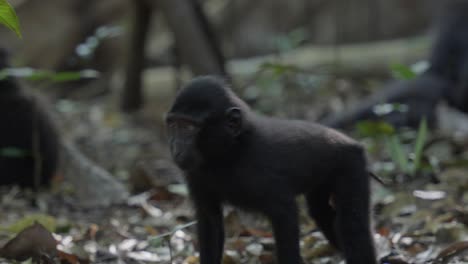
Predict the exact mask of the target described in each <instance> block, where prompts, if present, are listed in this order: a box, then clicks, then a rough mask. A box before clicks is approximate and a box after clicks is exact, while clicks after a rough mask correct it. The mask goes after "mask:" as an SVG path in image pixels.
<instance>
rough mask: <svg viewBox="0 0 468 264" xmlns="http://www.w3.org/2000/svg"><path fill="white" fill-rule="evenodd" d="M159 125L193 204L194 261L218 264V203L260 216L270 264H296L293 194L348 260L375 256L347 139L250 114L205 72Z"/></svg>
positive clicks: (361, 181) (355, 148)
mask: <svg viewBox="0 0 468 264" xmlns="http://www.w3.org/2000/svg"><path fill="white" fill-rule="evenodd" d="M166 123H167V127H168V136H169V143H170V150H171V154H172V157H173V159H174V161H175V162H176V164H177V165H178V166H179V167H180V168H181V169H182V170H184V172H185V175H186V178H187V181H188V186H189V190H190V194H191V197H192V200H193V202H194V205H195V209H196V217H197V220H198V226H197V227H198V239H199V243H200V259H201V264H220V263H221V260H222V255H223V245H224V229H223V213H222V204H223V203H230V204H232V205H235V206H238V207H241V208H244V209H247V210H253V211H256V212H260V213H262V214H264V215H266V216H267V217H268V218H269V219H270V221H271V224H272V227H273V233H274V236H275V241H276V251H277V256H278V261H279V263H281V264H296V263H302V260H301V256H300V250H299V224H298V213H297V206H296V200H295V197H296V196H297V195H299V194H304V195H305V198H306V200H307V204H308V209H309V214H310V216H311V217H313V218H314V219H315V221H316V223H317V225H318V226H319V227H320V229H321V231H322V232H323V234H324V235H325V236H326V238H327V239H328V240H329V241H330V243H331V244H332V245H333V246H335V247H336V248H337V249H339V250H340V251H341V252H342V253H343V255H344V258H345V259H346V262H347V263H348V264H375V263H376V259H377V258H376V254H375V250H374V245H373V236H372V232H371V228H370V202H369V193H370V190H369V174H368V172H367V168H366V159H365V153H364V150H363V148H362V147H361V146H360V145H359V144H358V143H357V142H356V141H354V140H353V139H351V138H349V137H347V136H345V135H343V134H341V133H339V132H337V131H335V130H333V129H330V128H327V127H324V126H321V125H318V124H313V123H308V122H304V121H291V120H281V119H275V118H269V117H264V116H260V115H258V114H256V113H254V112H253V111H251V110H250V109H249V107H248V106H247V105H246V104H245V103H244V102H243V101H242V100H241V99H240V98H239V97H237V96H236V95H235V94H234V93H233V92H232V91H231V90H230V89H229V88H228V87H227V86H226V84H225V83H224V82H223V81H221V80H219V79H217V78H215V77H209V76H207V77H198V78H195V79H194V80H193V81H192V82H190V83H189V84H188V85H186V86H185V87H184V88H182V89H181V90H180V91H179V93H178V95H177V97H176V99H175V102H174V103H173V105H172V107H171V109H170V111H169V112H168V114H167V117H166ZM331 196H333V201H334V206H331V205H330V197H331Z"/></svg>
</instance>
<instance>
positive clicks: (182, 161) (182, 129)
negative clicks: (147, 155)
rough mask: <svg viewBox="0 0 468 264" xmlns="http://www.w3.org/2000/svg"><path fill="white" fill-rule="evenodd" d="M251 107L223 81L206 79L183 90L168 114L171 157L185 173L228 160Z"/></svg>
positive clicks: (202, 78)
mask: <svg viewBox="0 0 468 264" xmlns="http://www.w3.org/2000/svg"><path fill="white" fill-rule="evenodd" d="M247 110H248V106H247V105H246V104H245V103H244V102H243V101H242V100H241V99H239V98H238V97H237V96H236V95H235V94H234V93H233V92H232V91H231V90H230V89H229V88H228V87H227V85H226V84H225V83H224V82H223V81H222V80H220V79H218V78H216V77H212V76H204V77H198V78H195V79H193V80H192V81H191V82H190V83H189V84H187V85H186V86H185V87H183V88H182V89H181V90H180V91H179V93H178V94H177V96H176V99H175V101H174V103H173V105H172V107H171V108H170V110H169V112H168V113H167V115H166V126H167V131H168V137H169V145H170V151H171V155H172V158H173V159H174V161H175V163H176V164H177V165H178V166H179V167H180V168H181V169H183V170H193V169H196V168H199V167H200V166H201V165H202V164H203V163H204V162H205V161H206V160H210V161H219V160H222V159H223V158H226V157H227V155H229V152H230V151H232V148H233V147H235V145H236V143H237V142H238V138H239V137H240V136H241V134H242V133H243V132H244V131H245V129H246V126H245V124H246V119H245V116H246V112H247Z"/></svg>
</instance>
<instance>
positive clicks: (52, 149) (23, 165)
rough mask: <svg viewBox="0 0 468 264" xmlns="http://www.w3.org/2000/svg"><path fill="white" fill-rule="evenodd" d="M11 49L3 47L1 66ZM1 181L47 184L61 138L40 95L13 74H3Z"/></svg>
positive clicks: (0, 85) (0, 81) (0, 80)
mask: <svg viewBox="0 0 468 264" xmlns="http://www.w3.org/2000/svg"><path fill="white" fill-rule="evenodd" d="M7 67H8V52H7V51H6V50H4V49H2V48H0V69H1V70H3V69H5V68H7ZM0 119H1V120H2V126H1V128H0V185H12V184H16V185H20V186H22V187H33V188H37V187H39V186H47V185H48V184H49V183H50V181H51V179H52V178H53V176H54V174H55V172H56V169H57V164H58V157H59V139H58V134H57V131H56V129H55V126H54V124H53V122H52V120H51V119H50V118H49V116H48V115H47V112H46V111H45V109H44V108H43V106H42V105H41V103H40V102H39V100H38V98H37V97H36V96H34V95H32V94H30V93H28V92H27V91H26V90H23V89H22V87H21V86H20V84H19V83H18V82H17V81H16V80H15V78H13V77H11V76H2V77H1V78H0Z"/></svg>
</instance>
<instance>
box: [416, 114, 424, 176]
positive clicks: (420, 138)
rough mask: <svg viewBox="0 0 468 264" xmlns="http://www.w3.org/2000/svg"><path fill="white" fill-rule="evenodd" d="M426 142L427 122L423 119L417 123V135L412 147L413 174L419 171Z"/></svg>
mask: <svg viewBox="0 0 468 264" xmlns="http://www.w3.org/2000/svg"><path fill="white" fill-rule="evenodd" d="M426 140H427V121H426V118H423V119H422V120H421V122H420V123H419V128H418V135H417V136H416V143H415V146H414V163H413V164H414V166H413V173H414V172H416V171H417V170H419V169H420V166H421V160H422V155H423V149H424V144H426Z"/></svg>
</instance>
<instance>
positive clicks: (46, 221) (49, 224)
mask: <svg viewBox="0 0 468 264" xmlns="http://www.w3.org/2000/svg"><path fill="white" fill-rule="evenodd" d="M35 222H38V223H40V224H41V225H43V226H44V227H45V228H46V229H47V230H49V231H50V232H55V228H56V225H57V224H56V220H55V218H54V217H52V216H50V215H46V214H32V215H28V216H25V217H23V218H22V219H20V220H17V221H16V222H15V223H14V224H12V225H10V226H9V227H8V228H7V231H9V232H12V233H15V234H16V233H19V232H20V231H22V230H23V229H25V228H26V227H28V226H31V225H33V224H34V223H35Z"/></svg>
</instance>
